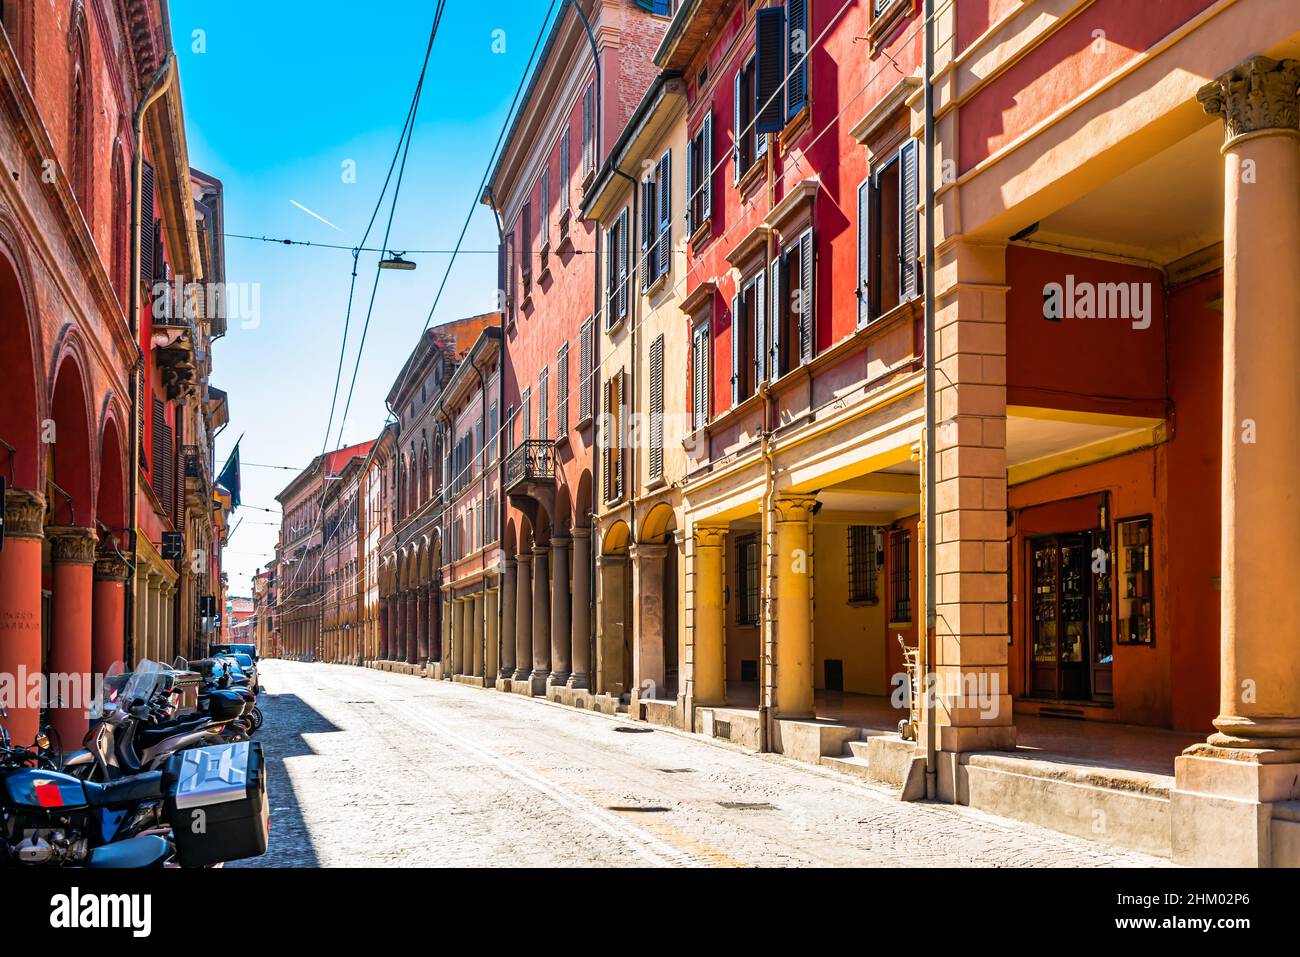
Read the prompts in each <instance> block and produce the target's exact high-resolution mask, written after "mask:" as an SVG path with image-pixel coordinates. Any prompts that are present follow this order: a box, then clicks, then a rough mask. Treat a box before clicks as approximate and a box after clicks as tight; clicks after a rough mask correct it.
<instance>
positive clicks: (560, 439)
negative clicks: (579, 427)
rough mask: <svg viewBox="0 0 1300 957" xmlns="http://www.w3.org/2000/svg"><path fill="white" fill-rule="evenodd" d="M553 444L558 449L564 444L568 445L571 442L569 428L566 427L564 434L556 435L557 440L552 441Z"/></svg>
mask: <svg viewBox="0 0 1300 957" xmlns="http://www.w3.org/2000/svg"><path fill="white" fill-rule="evenodd" d="M552 444H553V445H554V446H555V447H556V448H557V449H558V448H563V447H564V446H566V445H568V444H569V432H568V430H567V429H566V430H565V432H564V434H563V435H558V436H556V438H555V442H554V443H552Z"/></svg>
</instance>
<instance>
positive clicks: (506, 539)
mask: <svg viewBox="0 0 1300 957" xmlns="http://www.w3.org/2000/svg"><path fill="white" fill-rule="evenodd" d="M518 543H519V533H518V532H517V531H516V529H515V520H514V519H513V518H511V519H509V520H507V521H506V532H505V534H504V535H502V536H501V550H502V552H504V553H505V556H506V557H507V558H512V557H514V556H515V555H517V554H519V544H518Z"/></svg>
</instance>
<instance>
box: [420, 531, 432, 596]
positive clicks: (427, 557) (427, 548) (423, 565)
mask: <svg viewBox="0 0 1300 957" xmlns="http://www.w3.org/2000/svg"><path fill="white" fill-rule="evenodd" d="M432 551H433V550H432V547H431V543H430V542H429V536H428V535H425V536H423V537H421V539H420V542H419V544H418V545H417V546H416V554H417V555H418V556H419V565H418V567H417V568H416V584H419V585H423V584H426V583H427V582H428V581H429V580H430V579H431V578H432V577H433V575H432V572H431V568H432V564H431V563H432V561H433V554H432Z"/></svg>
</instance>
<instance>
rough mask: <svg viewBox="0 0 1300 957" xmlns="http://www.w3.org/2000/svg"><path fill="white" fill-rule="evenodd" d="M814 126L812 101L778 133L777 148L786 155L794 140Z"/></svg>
mask: <svg viewBox="0 0 1300 957" xmlns="http://www.w3.org/2000/svg"><path fill="white" fill-rule="evenodd" d="M810 126H812V103H808V104H806V105H805V106H804V108H803V109H802V110H800V111H799V112H798V113H796V114H795V115H794V116H793V117H791V118H790V120H789V121H788V122H787V123H786V124H785V127H784V128H783V129H782V130H781V132H780V133H779V134H777V144H776V148H777V149H778V150H779V151H780V152H781V153H782V155H784V154H785V153H788V152H789V151H790V148H791V147H792V146H793V145H794V141H795V140H797V139H798V138H799V137H800V136H802V135H803V134H804V133H805V132H807V130H808V128H809V127H810Z"/></svg>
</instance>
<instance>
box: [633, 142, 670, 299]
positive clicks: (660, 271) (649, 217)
mask: <svg viewBox="0 0 1300 957" xmlns="http://www.w3.org/2000/svg"><path fill="white" fill-rule="evenodd" d="M641 209H642V214H641V289H642V291H643V292H644V291H645V290H646V289H649V288H650V286H652V285H653V284H654V283H655V282H656V281H657V280H658V279H659V278H660V277H661V276H665V275H667V274H668V268H669V266H670V264H671V258H670V257H671V255H672V250H671V246H670V240H671V236H672V151H671V150H670V151H668V152H667V153H664V155H663V156H661V157H660V158H659V161H658V162H657V163H655V167H654V172H652V173H651V174H649V175H648V176H647V177H646V178H645V180H644V181H643V182H642V183H641Z"/></svg>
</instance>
